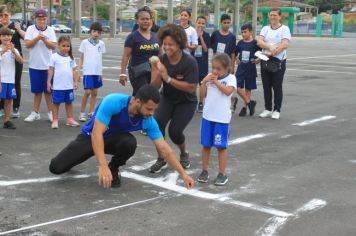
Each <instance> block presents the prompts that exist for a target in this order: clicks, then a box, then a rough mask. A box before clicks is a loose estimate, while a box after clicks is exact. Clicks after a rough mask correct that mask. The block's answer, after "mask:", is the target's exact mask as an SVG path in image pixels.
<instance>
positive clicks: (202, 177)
mask: <svg viewBox="0 0 356 236" xmlns="http://www.w3.org/2000/svg"><path fill="white" fill-rule="evenodd" d="M197 180H198V182H200V183H207V182H208V180H209V174H208V171H207V170H203V171H202V172H201V173H200V175H199V176H198V179H197Z"/></svg>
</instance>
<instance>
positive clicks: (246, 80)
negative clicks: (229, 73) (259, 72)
mask: <svg viewBox="0 0 356 236" xmlns="http://www.w3.org/2000/svg"><path fill="white" fill-rule="evenodd" d="M236 78H237V83H236V86H237V88H246V89H248V90H254V89H257V84H256V77H251V76H250V77H246V76H239V77H238V76H237V75H236Z"/></svg>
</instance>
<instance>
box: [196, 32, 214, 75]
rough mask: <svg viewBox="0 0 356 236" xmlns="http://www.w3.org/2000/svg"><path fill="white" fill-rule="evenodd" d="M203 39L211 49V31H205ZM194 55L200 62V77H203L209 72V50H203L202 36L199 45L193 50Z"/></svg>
mask: <svg viewBox="0 0 356 236" xmlns="http://www.w3.org/2000/svg"><path fill="white" fill-rule="evenodd" d="M203 39H204V42H205V44H206V46H207V47H208V49H209V48H210V47H211V43H210V35H209V33H207V32H205V31H203ZM192 56H193V57H195V59H196V60H197V63H198V68H199V79H203V78H204V77H205V76H207V74H208V72H209V52H205V51H204V50H203V48H202V43H201V40H200V38H198V47H197V49H196V50H194V51H193V52H192Z"/></svg>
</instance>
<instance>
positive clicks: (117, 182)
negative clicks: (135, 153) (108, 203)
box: [109, 163, 121, 188]
mask: <svg viewBox="0 0 356 236" xmlns="http://www.w3.org/2000/svg"><path fill="white" fill-rule="evenodd" d="M109 169H110V171H111V175H112V181H111V187H112V188H119V187H120V186H121V174H120V171H119V167H116V168H115V167H113V166H112V165H111V163H109Z"/></svg>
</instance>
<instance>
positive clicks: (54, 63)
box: [48, 53, 77, 90]
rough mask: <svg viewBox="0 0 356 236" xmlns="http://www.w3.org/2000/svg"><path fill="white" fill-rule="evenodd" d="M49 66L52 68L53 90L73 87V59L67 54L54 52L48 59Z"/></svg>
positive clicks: (74, 65)
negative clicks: (62, 54)
mask: <svg viewBox="0 0 356 236" xmlns="http://www.w3.org/2000/svg"><path fill="white" fill-rule="evenodd" d="M48 66H49V67H53V68H54V75H53V90H68V89H73V88H74V85H73V69H74V68H76V67H77V64H76V63H75V60H72V58H70V57H69V56H66V57H65V56H61V55H59V54H58V53H54V54H53V55H52V56H51V59H50V60H49V65H48Z"/></svg>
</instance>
